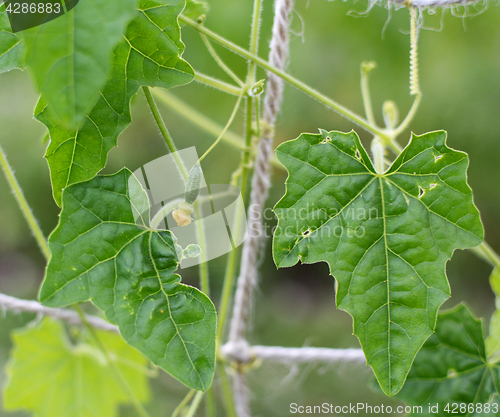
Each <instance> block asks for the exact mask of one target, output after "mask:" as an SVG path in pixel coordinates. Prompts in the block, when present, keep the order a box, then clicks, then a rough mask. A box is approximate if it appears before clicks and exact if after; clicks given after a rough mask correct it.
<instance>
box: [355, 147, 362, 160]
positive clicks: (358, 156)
mask: <svg viewBox="0 0 500 417" xmlns="http://www.w3.org/2000/svg"><path fill="white" fill-rule="evenodd" d="M354 155H355V156H356V159H361V154H360V153H359V149H357V148H356V153H355V154H354Z"/></svg>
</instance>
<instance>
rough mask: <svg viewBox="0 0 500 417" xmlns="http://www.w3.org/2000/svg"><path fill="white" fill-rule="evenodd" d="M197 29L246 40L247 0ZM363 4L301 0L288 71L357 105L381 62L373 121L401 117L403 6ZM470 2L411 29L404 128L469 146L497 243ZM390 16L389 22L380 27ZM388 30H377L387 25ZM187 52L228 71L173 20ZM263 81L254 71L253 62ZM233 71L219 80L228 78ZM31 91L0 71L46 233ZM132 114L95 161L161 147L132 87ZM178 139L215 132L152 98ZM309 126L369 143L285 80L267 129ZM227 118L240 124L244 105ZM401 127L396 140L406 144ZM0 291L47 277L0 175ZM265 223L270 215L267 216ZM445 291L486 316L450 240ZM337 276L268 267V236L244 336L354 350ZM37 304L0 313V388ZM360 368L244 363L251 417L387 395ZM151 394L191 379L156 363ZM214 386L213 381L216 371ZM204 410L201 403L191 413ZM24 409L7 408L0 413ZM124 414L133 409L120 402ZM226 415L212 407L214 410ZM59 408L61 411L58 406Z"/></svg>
mask: <svg viewBox="0 0 500 417" xmlns="http://www.w3.org/2000/svg"><path fill="white" fill-rule="evenodd" d="M209 4H210V12H209V13H208V15H207V21H206V26H207V27H208V28H210V29H213V30H214V31H216V32H218V33H220V34H221V35H223V36H224V37H226V38H229V39H231V40H233V41H234V42H236V43H237V44H240V45H242V46H246V45H247V44H248V39H249V25H250V18H251V9H252V2H251V1H250V0H209ZM272 5H273V2H272V1H271V0H264V14H263V17H264V19H263V24H262V27H261V34H262V42H261V45H260V54H261V56H263V57H266V56H267V54H268V45H269V38H270V28H271V25H272ZM366 9H367V4H365V3H364V2H356V3H353V2H340V1H336V2H330V1H327V0H309V1H306V0H297V1H296V7H295V13H294V15H293V25H292V27H293V31H294V35H292V41H291V44H290V47H291V56H290V65H289V72H290V73H291V74H293V75H294V76H296V77H297V78H299V79H302V80H303V81H305V82H306V83H308V84H309V85H311V86H313V87H315V88H317V89H319V90H320V91H322V92H324V93H326V94H327V95H329V96H330V97H332V98H334V99H335V100H337V101H338V102H340V103H342V104H343V105H345V106H347V107H349V108H351V109H352V110H354V111H356V112H358V113H360V114H362V113H363V107H362V101H361V95H360V88H359V72H360V71H359V66H360V64H361V62H362V61H365V60H374V61H376V62H377V63H378V67H377V69H376V70H375V71H374V72H373V73H372V77H371V85H372V97H373V101H374V108H375V111H376V115H377V119H378V121H379V123H380V124H382V117H381V110H380V109H381V107H382V103H383V102H384V100H386V99H392V100H395V101H396V103H397V104H398V106H399V109H400V113H401V115H402V116H404V114H405V113H406V112H407V110H408V109H409V107H410V105H411V103H412V99H411V97H410V96H409V86H408V54H409V35H408V31H409V18H408V11H407V10H406V9H401V10H399V11H394V10H393V11H392V13H391V16H390V20H389V21H388V18H389V12H388V10H387V9H385V8H382V7H378V6H376V7H374V8H373V9H372V10H371V11H369V12H368V13H366V14H364V13H363V12H364V11H365V10H366ZM483 9H484V7H483V6H481V7H479V6H478V7H477V8H474V7H469V8H468V9H467V10H466V11H465V15H466V16H467V17H464V18H462V15H463V14H464V9H463V8H461V9H460V10H457V12H456V13H454V14H455V16H452V13H451V11H450V10H447V11H444V12H443V11H442V10H437V11H436V12H435V13H429V12H427V11H424V12H423V17H424V19H423V23H424V26H425V28H426V30H421V32H420V40H419V56H420V77H421V89H422V92H423V102H422V106H421V108H420V111H419V112H418V115H417V117H416V119H415V121H414V122H413V123H412V125H411V130H412V131H413V132H415V133H417V134H422V133H425V132H428V131H432V130H437V129H444V130H446V131H448V135H449V136H448V145H449V146H451V147H453V148H455V149H459V150H462V151H466V152H467V153H468V154H469V156H470V167H469V183H470V185H471V187H472V189H473V191H474V197H475V202H476V204H477V206H478V208H479V209H480V211H481V216H482V220H483V222H484V225H485V229H486V238H487V240H488V242H489V243H490V244H491V245H492V246H493V247H494V248H496V249H497V250H498V251H500V224H499V222H498V218H499V215H500V209H499V203H500V163H499V161H500V117H499V114H500V76H499V75H500V53H499V52H500V7H498V5H497V4H496V3H491V4H490V5H489V7H488V8H487V10H485V11H484V13H480V12H481V11H482V10H483ZM386 24H387V25H386ZM384 27H385V30H384ZM183 39H184V42H185V43H186V52H185V55H184V57H185V58H186V59H187V60H188V61H189V62H190V63H191V65H192V66H193V67H194V68H195V69H197V70H199V71H201V72H203V73H206V74H210V75H214V76H219V77H221V78H223V79H226V76H225V74H224V73H222V71H221V70H220V69H219V68H218V67H217V65H216V64H215V63H214V61H213V60H212V59H211V57H210V55H209V54H208V53H207V52H206V50H205V49H204V47H203V44H202V42H201V40H200V38H199V36H198V34H197V33H195V32H194V31H193V30H191V29H189V28H183ZM217 50H218V51H219V52H220V54H221V56H222V57H223V58H224V60H225V61H226V62H227V63H228V64H229V65H230V66H231V67H232V68H234V70H235V71H236V72H237V73H238V74H239V75H241V77H243V76H244V74H245V70H246V65H247V64H246V62H245V61H244V60H243V59H241V58H239V57H237V56H235V55H233V54H232V53H230V52H227V51H224V50H222V49H221V48H218V47H217ZM260 75H261V77H262V78H264V73H263V72H261V73H260ZM228 81H229V80H228ZM173 92H174V93H175V94H176V95H177V96H178V97H180V98H182V99H184V100H185V101H187V102H188V103H190V104H191V105H192V106H194V107H195V108H197V109H198V110H200V111H202V112H203V113H205V114H206V115H208V116H210V117H212V118H213V119H214V120H216V121H218V122H219V123H221V124H225V122H226V120H227V119H228V118H229V115H230V113H231V110H232V106H233V105H234V103H235V100H236V98H235V97H232V96H227V95H225V94H223V93H220V92H218V91H215V90H213V89H211V88H208V87H204V86H202V85H200V84H197V83H192V84H190V85H188V86H185V87H181V88H177V89H176V90H173ZM36 101H37V94H36V92H35V91H34V89H33V86H32V83H31V80H30V77H29V75H28V74H27V73H22V72H20V71H13V72H10V73H7V74H4V75H2V76H1V79H0V126H1V128H0V144H1V145H2V147H3V148H4V150H5V151H6V153H7V155H8V157H9V160H10V162H11V165H12V166H13V168H14V169H15V171H16V174H17V177H18V179H19V182H20V184H21V186H22V187H23V189H24V191H25V194H26V197H27V199H28V201H29V202H30V204H31V205H32V207H33V210H34V213H35V215H36V217H37V218H38V219H39V221H40V224H41V227H42V229H43V231H44V232H45V233H46V234H47V235H48V234H49V233H50V231H51V230H52V229H53V228H54V227H55V225H56V223H57V215H58V208H57V206H56V205H55V203H54V201H53V200H52V197H51V188H50V182H49V172H48V168H47V165H46V163H45V160H44V159H43V154H44V150H45V147H46V144H44V143H43V142H42V139H43V137H44V135H45V130H44V129H45V128H44V127H43V126H42V125H41V124H39V123H38V122H36V121H35V120H34V119H33V118H32V113H33V109H34V106H35V103H36ZM132 110H133V111H132V113H133V124H132V125H131V126H130V127H129V128H128V129H127V130H126V131H125V133H124V134H123V135H122V137H121V138H120V140H119V146H118V148H115V149H114V150H113V151H112V152H111V153H110V157H109V163H108V166H107V167H106V168H105V170H104V172H106V173H111V172H115V171H117V170H118V169H120V168H121V167H123V166H127V167H128V168H130V169H131V170H135V169H137V168H138V167H140V166H141V165H143V164H145V163H147V162H149V161H150V160H152V159H155V158H157V157H159V156H161V155H164V154H165V153H166V152H167V151H166V148H165V146H164V144H163V141H162V139H161V138H160V136H159V133H158V129H157V127H156V126H155V124H154V121H153V119H152V117H151V115H150V113H149V110H148V109H147V107H146V105H145V101H144V98H143V97H142V96H141V95H138V96H137V97H136V98H135V99H134V103H133V109H132ZM161 110H162V113H163V115H164V117H165V119H166V121H167V125H168V127H169V129H170V130H171V133H172V135H173V137H174V139H175V140H176V142H177V145H178V147H179V148H185V147H189V146H193V145H195V146H196V147H197V149H198V153H199V154H201V153H202V152H204V151H205V150H206V149H207V148H208V146H209V145H210V144H211V143H212V141H213V140H214V138H213V137H212V136H210V135H208V134H207V133H205V132H203V131H201V130H199V129H198V128H196V127H194V126H193V125H191V124H190V123H189V122H187V121H185V120H184V119H182V118H180V117H179V116H178V115H176V114H175V113H173V112H172V111H171V110H169V109H168V108H167V107H164V106H161ZM318 128H322V129H327V130H340V131H349V130H351V129H355V130H356V131H357V132H358V133H359V135H360V136H361V138H362V140H363V141H364V143H365V145H367V144H368V143H369V142H368V141H369V140H370V135H369V134H367V133H366V132H364V131H362V130H361V129H359V128H357V127H356V126H354V125H353V124H352V123H350V122H349V121H348V120H346V119H344V118H342V117H340V116H339V115H337V114H335V113H333V112H332V111H330V110H328V109H326V108H325V107H324V106H322V105H321V104H319V103H317V102H315V101H314V100H312V99H311V98H309V97H307V96H305V95H304V94H303V93H301V92H299V91H298V90H296V89H294V88H293V87H290V86H287V87H286V90H285V101H284V105H283V110H282V111H281V113H280V116H279V119H278V124H277V127H276V144H278V143H280V142H283V141H285V140H289V139H293V138H295V137H297V136H298V135H299V134H300V133H301V132H317V129H318ZM232 129H233V130H234V131H236V132H238V133H241V132H242V131H243V126H242V118H241V115H240V117H239V118H237V119H236V121H235V123H234V124H233V126H232ZM408 138H409V131H407V132H405V133H404V134H403V135H402V136H401V138H400V143H401V144H402V145H404V144H405V141H406V140H407V139H408ZM238 163H239V152H238V151H237V150H235V149H233V148H231V147H229V146H228V145H226V144H221V145H219V146H218V148H216V150H215V151H214V152H213V153H212V154H211V155H210V156H209V157H207V158H206V159H205V160H204V163H203V169H204V172H205V177H206V179H207V182H208V183H225V182H226V183H227V181H228V180H229V177H230V174H231V172H232V171H233V170H234V169H235V168H236V167H237V165H238ZM285 178H286V176H285V174H284V172H283V171H281V170H276V169H275V170H274V175H273V179H274V181H273V188H272V190H271V194H270V198H269V200H268V205H269V206H270V207H272V206H273V205H274V204H275V203H276V201H277V200H278V199H279V198H280V197H281V195H282V194H283V192H284V180H285ZM0 213H1V216H0V292H2V293H5V294H9V295H13V296H16V297H21V298H35V297H36V294H37V289H38V286H39V284H40V282H41V280H42V278H43V271H44V262H43V258H42V256H41V254H40V253H39V251H38V248H37V246H36V244H35V242H34V239H33V238H32V237H31V235H30V232H29V229H28V228H27V226H26V224H25V222H24V219H23V217H22V215H21V214H20V213H19V211H18V210H17V206H16V204H15V200H14V198H13V196H12V195H11V193H10V191H9V189H8V187H7V183H6V181H5V180H4V178H3V177H2V178H0ZM270 224H271V225H272V224H273V223H272V221H271V222H270ZM224 265H225V258H224V257H223V258H220V259H216V260H214V261H212V262H211V263H210V272H211V277H212V286H213V294H215V301H216V302H217V298H218V295H217V294H219V293H220V288H221V284H222V276H223V272H224ZM447 271H448V276H449V280H450V283H451V287H452V293H453V296H452V298H451V299H450V300H449V301H448V302H447V303H446V305H445V307H451V306H453V305H455V304H457V303H458V302H460V301H463V300H465V301H466V302H467V303H468V304H469V305H470V306H471V307H472V309H473V311H474V312H475V313H476V315H478V316H481V317H485V325H486V323H487V321H488V318H489V316H490V315H491V313H492V311H493V308H494V302H493V295H492V293H491V291H490V289H489V285H488V275H489V272H490V267H489V266H488V265H487V264H485V263H484V262H482V261H480V260H479V259H477V258H476V257H475V256H474V255H473V254H472V253H470V252H466V251H457V253H455V255H454V257H453V259H452V261H451V262H449V263H448V265H447ZM196 273H197V269H196V267H194V268H189V269H187V270H183V271H182V275H183V279H184V281H185V282H188V283H191V284H195V285H196V283H197V277H196ZM334 296H335V294H334V280H333V278H332V277H330V276H329V275H328V268H327V266H326V264H320V265H314V266H305V265H298V266H296V267H294V268H291V269H285V270H280V271H276V268H275V267H274V265H273V263H272V260H271V256H270V242H268V245H267V251H266V259H265V260H264V262H263V265H262V268H261V279H260V288H259V291H258V294H257V300H256V302H255V305H254V310H253V314H252V315H253V319H254V325H253V329H252V332H251V336H250V340H251V342H252V343H254V344H265V345H282V346H303V345H307V346H321V347H335V348H345V347H358V346H359V344H358V342H357V339H356V338H355V337H354V336H352V335H351V334H352V322H351V318H350V317H349V316H348V315H347V314H346V313H344V312H342V311H337V310H336V309H335V305H334ZM33 318H34V317H33V315H29V314H21V315H19V314H13V313H11V312H6V313H5V314H4V315H2V316H0V385H3V384H4V382H5V374H4V368H5V364H6V362H7V360H8V354H9V350H10V348H11V342H10V339H9V332H10V330H11V329H14V328H18V327H21V326H23V325H24V324H26V323H27V322H29V321H30V320H32V319H33ZM371 375H372V373H371V371H370V369H369V368H367V367H365V366H361V365H350V364H342V365H335V366H299V367H295V366H281V365H270V364H266V363H263V364H262V365H261V366H260V368H258V369H256V370H254V371H252V372H251V373H249V374H248V380H249V384H250V387H251V391H252V396H251V401H252V410H253V413H254V415H255V416H266V417H267V416H288V415H290V412H289V404H290V403H291V402H295V403H299V404H301V405H320V404H321V403H323V402H329V403H332V404H337V405H346V404H348V403H349V402H367V403H369V404H370V405H372V406H374V405H377V404H386V405H389V404H396V402H394V401H393V400H391V399H389V398H384V397H382V396H379V395H377V394H374V393H372V392H371V391H370V389H369V388H368V382H369V380H370V378H371ZM151 383H152V387H153V391H154V393H155V396H154V399H153V401H152V402H151V403H150V404H149V405H148V409H149V410H150V412H151V414H152V416H155V417H156V416H170V415H171V413H172V410H173V409H174V408H175V406H176V405H177V403H178V402H179V401H180V399H181V398H182V397H183V396H184V395H185V393H186V392H187V389H186V388H185V387H183V386H182V385H181V384H180V383H177V382H176V381H174V380H173V379H172V378H170V377H169V376H167V375H165V374H164V373H160V376H159V377H158V378H156V379H153V380H152V381H151ZM216 384H218V382H217V381H216ZM201 414H202V413H201ZM7 415H9V416H24V415H27V414H24V413H17V414H16V413H6V412H5V411H1V399H0V416H2V417H3V416H7ZM122 415H124V416H128V415H130V416H132V415H134V414H133V412H132V411H131V410H130V409H128V408H127V407H124V408H123V409H122ZM220 415H222V414H220ZM54 417H63V416H54Z"/></svg>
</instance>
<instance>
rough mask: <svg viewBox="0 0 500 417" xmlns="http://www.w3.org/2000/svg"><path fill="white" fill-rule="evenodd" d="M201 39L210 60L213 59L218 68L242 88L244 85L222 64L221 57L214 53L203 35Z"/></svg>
mask: <svg viewBox="0 0 500 417" xmlns="http://www.w3.org/2000/svg"><path fill="white" fill-rule="evenodd" d="M201 39H203V42H204V43H205V46H206V47H207V49H208V52H210V55H212V58H213V59H215V61H216V62H217V64H219V67H221V68H222V70H223V71H224V72H225V73H226V74H227V75H229V76H230V77H231V78H232V79H233V81H234V82H236V84H238V85H239V86H240V87H244V86H245V84H244V83H243V81H241V80H240V79H239V78H238V76H237V75H236V74H235V73H234V72H233V71H231V69H230V68H229V67H228V66H227V65H226V64H225V63H224V61H223V60H222V59H221V57H220V56H219V55H218V54H217V52H216V51H215V49H214V48H213V46H212V44H211V43H210V41H209V40H208V39H207V37H206V36H204V35H201Z"/></svg>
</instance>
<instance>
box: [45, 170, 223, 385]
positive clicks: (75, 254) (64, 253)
mask: <svg viewBox="0 0 500 417" xmlns="http://www.w3.org/2000/svg"><path fill="white" fill-rule="evenodd" d="M62 207H63V208H62V211H61V216H60V221H59V225H58V226H57V228H56V229H55V230H54V232H53V233H52V234H51V236H50V238H49V247H50V251H51V254H52V256H51V259H50V262H49V264H48V266H47V272H46V276H45V280H44V282H43V284H42V287H41V290H40V301H41V302H42V303H43V304H45V305H47V306H52V307H61V306H65V305H69V304H73V303H78V302H81V301H86V300H89V299H90V300H92V301H93V302H94V304H95V305H96V306H97V307H99V308H100V309H102V310H103V311H104V312H105V314H106V317H107V318H108V320H110V321H111V322H112V323H115V324H117V325H118V326H119V328H120V332H121V334H122V336H123V338H124V339H125V340H126V341H127V342H128V343H130V344H131V345H132V346H134V347H136V348H137V349H139V350H140V351H141V352H143V353H144V354H145V355H146V356H147V357H148V358H149V359H151V361H153V362H154V363H156V364H157V365H158V366H160V367H162V368H163V369H165V370H166V371H167V372H169V373H170V374H172V375H173V376H175V377H176V378H178V379H179V380H180V381H182V382H183V383H184V384H186V385H188V386H189V387H191V388H195V389H199V390H206V389H207V388H208V387H209V386H210V384H211V381H212V378H213V373H214V366H215V327H216V313H215V308H214V306H213V304H212V302H211V301H210V299H209V298H208V297H207V296H206V295H205V294H203V293H202V292H200V291H199V290H197V289H196V288H193V287H189V286H187V285H184V284H181V283H180V276H179V275H177V274H176V273H175V271H176V269H177V266H178V264H179V262H180V259H179V258H178V254H177V252H176V251H177V250H178V249H179V246H178V245H176V239H175V236H173V234H172V233H171V232H169V231H155V230H151V229H150V228H149V227H148V224H149V203H148V199H147V195H146V193H145V192H144V190H143V189H142V188H141V186H140V183H139V182H138V181H137V179H136V178H135V177H134V176H133V175H132V173H131V172H130V171H129V170H127V169H122V170H121V171H119V172H118V173H116V174H114V175H111V176H97V177H95V178H94V179H92V180H90V181H87V182H83V183H79V184H74V185H72V186H70V187H68V188H66V190H65V191H64V193H63V204H62ZM135 218H137V219H138V222H139V223H140V224H141V225H137V224H136V220H135ZM176 248H177V249H176Z"/></svg>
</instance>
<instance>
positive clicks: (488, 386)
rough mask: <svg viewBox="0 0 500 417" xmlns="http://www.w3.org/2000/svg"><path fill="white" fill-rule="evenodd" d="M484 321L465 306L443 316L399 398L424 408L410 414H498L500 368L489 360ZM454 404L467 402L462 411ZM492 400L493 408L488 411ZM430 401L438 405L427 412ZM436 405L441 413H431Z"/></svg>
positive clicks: (438, 321)
mask: <svg viewBox="0 0 500 417" xmlns="http://www.w3.org/2000/svg"><path fill="white" fill-rule="evenodd" d="M481 325H482V323H481V321H480V320H478V319H476V318H474V317H473V316H472V314H471V313H470V311H469V309H468V308H467V307H466V306H464V305H463V304H461V305H458V306H457V307H455V308H454V309H452V310H449V311H445V312H442V313H440V314H439V316H438V320H437V325H436V332H435V334H433V335H432V336H431V337H430V338H429V340H427V342H426V343H425V344H424V346H423V347H422V349H421V351H420V352H419V353H418V355H417V357H416V358H415V362H414V363H413V366H412V368H411V371H410V373H409V374H408V379H407V381H406V384H405V386H404V387H403V389H402V390H401V392H400V393H399V394H398V396H397V397H396V398H400V399H402V400H403V401H405V402H407V403H408V404H409V405H417V406H422V412H419V413H416V412H415V413H414V414H410V415H419V416H449V415H462V416H463V415H466V416H493V415H498V412H499V411H500V408H499V398H498V394H499V387H500V385H499V384H500V367H499V366H498V365H493V364H490V363H488V361H487V359H486V353H485V345H484V338H483V331H482V328H481ZM453 403H455V404H465V405H466V406H467V409H465V408H464V406H462V410H460V408H459V407H454V406H453ZM488 403H491V404H490V407H489V410H490V411H489V412H485V411H484V405H485V404H488ZM428 404H430V405H431V406H433V407H434V409H433V410H429V406H428ZM436 404H438V408H437V410H438V412H437V413H431V412H430V411H436V408H435V406H436ZM447 404H449V405H450V410H449V411H448V412H447V411H446V410H445V408H446V405H447ZM453 409H456V411H455V413H452V411H453ZM495 410H496V411H495Z"/></svg>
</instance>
